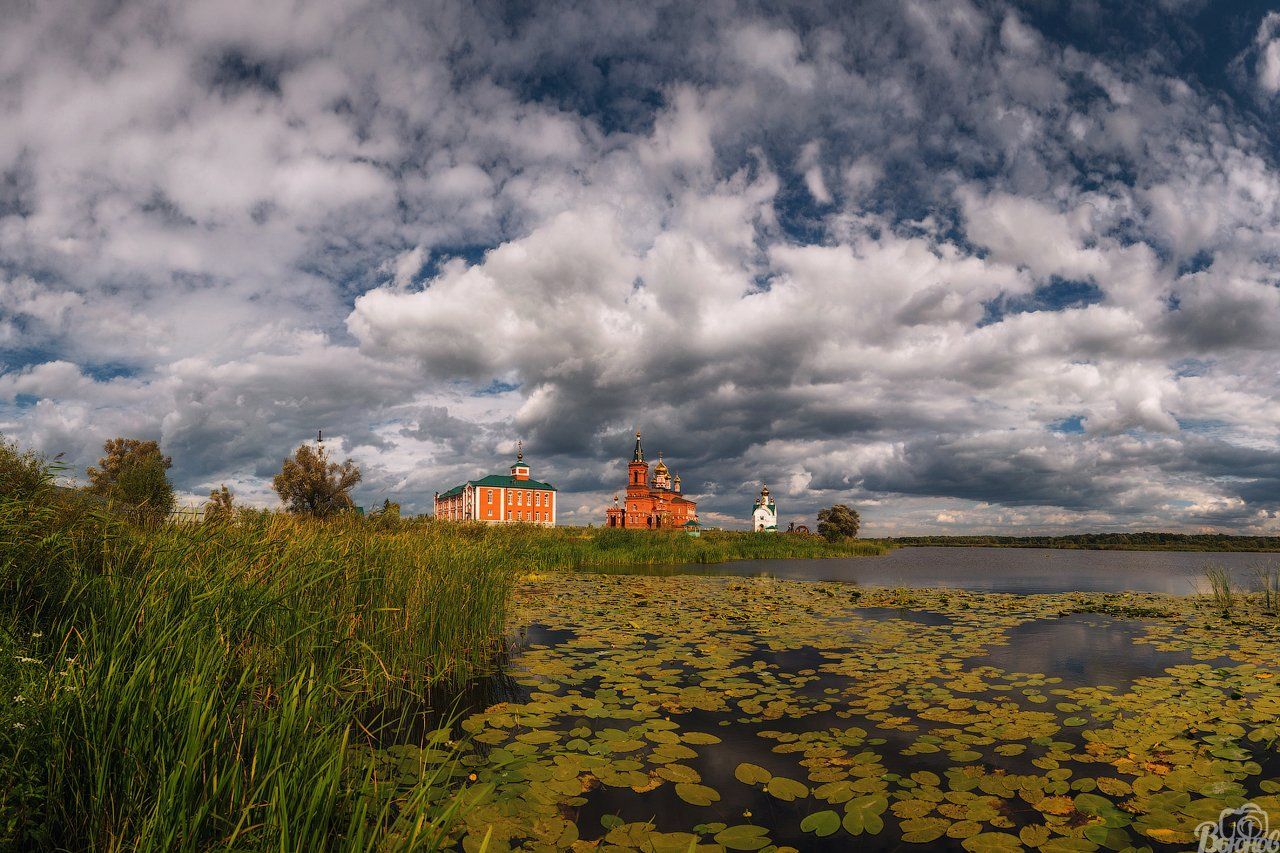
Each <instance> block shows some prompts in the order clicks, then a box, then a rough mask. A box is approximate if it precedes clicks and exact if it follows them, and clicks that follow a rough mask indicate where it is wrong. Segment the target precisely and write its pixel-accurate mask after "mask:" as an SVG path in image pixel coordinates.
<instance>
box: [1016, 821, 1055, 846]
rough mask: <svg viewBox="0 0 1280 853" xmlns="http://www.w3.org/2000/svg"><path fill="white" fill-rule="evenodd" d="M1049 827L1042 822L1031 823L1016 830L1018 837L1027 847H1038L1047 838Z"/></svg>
mask: <svg viewBox="0 0 1280 853" xmlns="http://www.w3.org/2000/svg"><path fill="white" fill-rule="evenodd" d="M1050 835H1051V833H1050V832H1049V827H1047V826H1045V825H1044V824H1042V823H1033V824H1030V825H1028V826H1024V827H1022V829H1020V830H1018V838H1020V839H1022V843H1023V844H1025V845H1027V846H1028V847H1039V846H1040V845H1042V844H1044V843H1045V842H1046V841H1048V840H1049V836H1050Z"/></svg>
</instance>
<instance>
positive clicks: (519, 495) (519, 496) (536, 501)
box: [484, 489, 551, 506]
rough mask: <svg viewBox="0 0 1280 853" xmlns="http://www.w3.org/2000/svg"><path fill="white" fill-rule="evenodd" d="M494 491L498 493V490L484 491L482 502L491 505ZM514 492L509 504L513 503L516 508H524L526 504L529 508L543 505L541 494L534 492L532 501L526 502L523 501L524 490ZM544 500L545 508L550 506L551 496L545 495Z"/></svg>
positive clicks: (524, 496)
mask: <svg viewBox="0 0 1280 853" xmlns="http://www.w3.org/2000/svg"><path fill="white" fill-rule="evenodd" d="M496 491H498V490H497V489H485V490H484V502H485V503H489V504H491V503H493V495H494V492H496ZM514 491H515V498H513V499H512V501H511V503H513V504H514V505H516V506H524V505H525V504H526V503H527V504H528V505H529V506H542V505H543V504H542V502H543V494H542V492H534V493H533V495H532V498H533V500H530V501H526V500H525V498H526V495H525V490H524V489H515V490H514ZM545 499H546V505H547V506H551V495H546V498H545Z"/></svg>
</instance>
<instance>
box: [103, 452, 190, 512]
mask: <svg viewBox="0 0 1280 853" xmlns="http://www.w3.org/2000/svg"><path fill="white" fill-rule="evenodd" d="M102 449H103V451H105V453H106V455H105V456H103V457H102V458H101V459H99V460H98V465H97V467H95V468H89V470H88V471H87V472H86V473H87V474H88V476H89V488H88V491H89V493H90V494H95V495H101V496H102V497H105V498H107V499H109V500H112V501H116V502H118V503H120V504H124V505H125V506H127V507H131V508H133V509H134V510H137V511H138V512H139V513H140V514H141V515H143V516H144V517H152V518H164V517H166V516H168V515H169V513H170V512H172V511H173V504H174V499H173V485H172V484H171V483H170V482H169V477H168V475H167V474H165V471H167V470H168V469H169V468H171V467H172V466H173V459H172V458H170V457H168V456H165V455H164V454H163V453H161V452H160V445H159V443H158V442H155V441H143V440H141V439H137V438H112V439H108V440H107V442H106V443H105V444H103V445H102Z"/></svg>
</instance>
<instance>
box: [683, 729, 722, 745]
mask: <svg viewBox="0 0 1280 853" xmlns="http://www.w3.org/2000/svg"><path fill="white" fill-rule="evenodd" d="M680 740H682V741H684V742H685V743H691V744H694V745H695V746H699V745H708V744H713V743H719V742H720V738H718V737H716V736H715V735H709V734H706V733H705V732H685V733H684V734H682V735H680Z"/></svg>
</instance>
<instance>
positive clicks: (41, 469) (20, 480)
mask: <svg viewBox="0 0 1280 853" xmlns="http://www.w3.org/2000/svg"><path fill="white" fill-rule="evenodd" d="M52 485H53V476H52V474H51V472H50V470H49V464H48V463H47V462H46V461H45V458H44V457H43V456H41V455H40V454H38V453H36V452H35V451H34V450H19V449H18V445H17V444H15V443H12V442H8V441H5V440H4V439H3V438H0V500H3V499H5V498H12V499H18V500H26V499H29V498H33V497H35V496H36V495H38V494H40V493H42V492H43V491H44V490H45V489H47V488H49V487H50V486H52Z"/></svg>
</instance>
